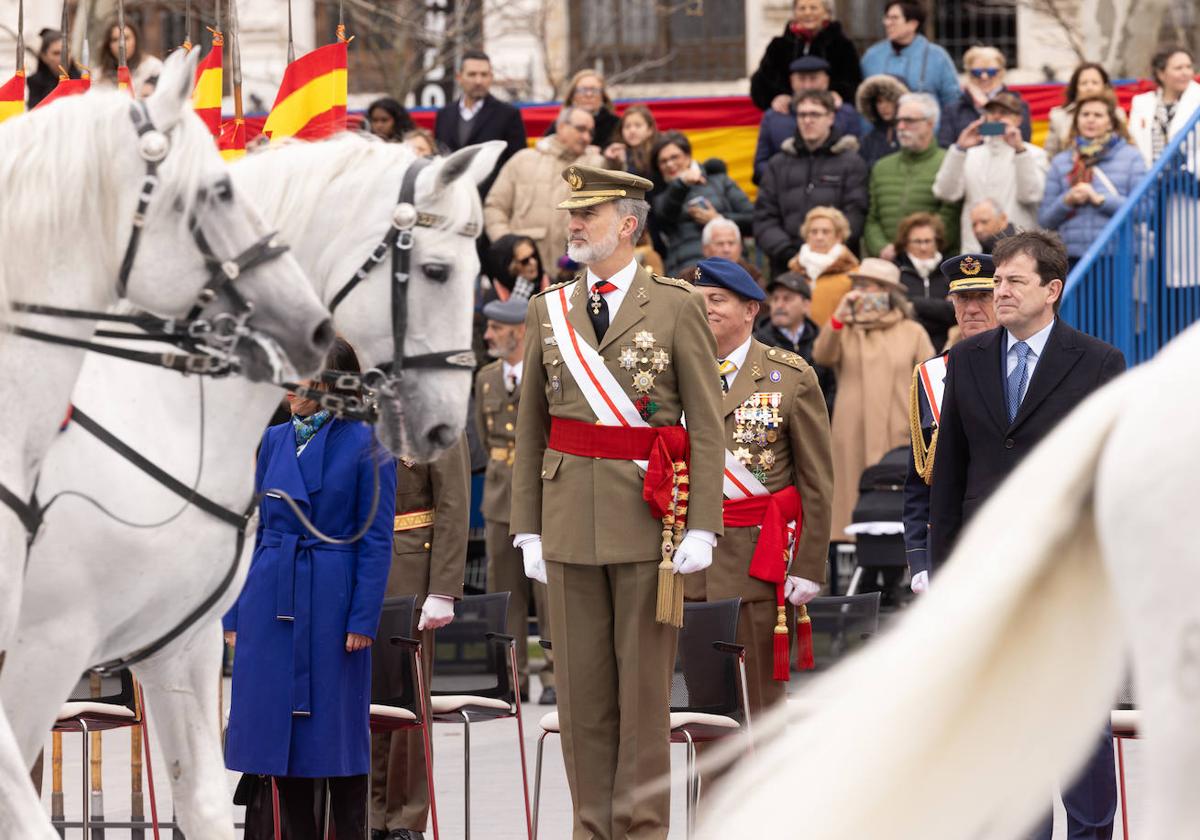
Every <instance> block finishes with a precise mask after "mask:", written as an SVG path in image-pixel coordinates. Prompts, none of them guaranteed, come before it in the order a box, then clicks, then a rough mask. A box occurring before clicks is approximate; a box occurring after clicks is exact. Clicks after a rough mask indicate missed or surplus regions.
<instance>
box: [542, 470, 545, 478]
mask: <svg viewBox="0 0 1200 840" xmlns="http://www.w3.org/2000/svg"><path fill="white" fill-rule="evenodd" d="M545 477H546V471H545V470H542V478H545Z"/></svg>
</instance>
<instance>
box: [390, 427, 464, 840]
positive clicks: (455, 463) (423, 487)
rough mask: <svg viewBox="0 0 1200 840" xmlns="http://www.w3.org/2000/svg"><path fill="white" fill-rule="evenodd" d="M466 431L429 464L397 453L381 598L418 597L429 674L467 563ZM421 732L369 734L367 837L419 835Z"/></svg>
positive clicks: (423, 800) (422, 820) (423, 808)
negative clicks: (388, 560) (437, 635)
mask: <svg viewBox="0 0 1200 840" xmlns="http://www.w3.org/2000/svg"><path fill="white" fill-rule="evenodd" d="M469 471H470V468H469V455H468V454H467V439H466V436H465V435H464V436H463V437H461V438H460V439H459V441H458V443H456V444H455V445H454V446H452V447H450V449H448V450H446V451H445V452H443V453H442V455H441V456H440V457H439V458H438V459H437V460H436V461H433V462H432V463H429V464H418V463H416V462H414V461H411V460H409V459H407V458H401V459H400V462H399V463H398V464H397V467H396V522H395V526H394V531H395V533H394V535H393V540H392V569H391V572H390V573H389V574H388V582H387V593H386V594H387V595H388V596H389V597H391V596H394V595H413V594H415V595H416V596H417V609H419V610H420V611H421V612H420V618H419V620H418V622H417V631H418V632H419V633H420V639H421V643H422V648H421V652H422V656H423V661H422V663H421V664H422V668H423V670H424V672H425V685H426V686H427V687H428V685H429V679H430V675H431V673H432V671H433V631H434V630H436V629H437V628H439V627H445V626H446V625H447V624H449V623H450V622H451V621H453V620H454V601H455V599H457V598H461V597H462V591H463V570H464V566H465V564H466V560H467V530H468V527H469V519H470V502H471V485H470V476H469ZM424 749H425V748H424V744H423V741H422V738H421V734H420V732H419V731H416V730H414V731H411V732H397V733H393V734H391V735H372V736H371V826H372V831H371V837H372V840H421V838H422V837H423V836H424V835H423V833H422V832H423V831H424V830H425V824H426V822H427V820H428V817H429V793H428V788H427V786H426V779H425V752H424Z"/></svg>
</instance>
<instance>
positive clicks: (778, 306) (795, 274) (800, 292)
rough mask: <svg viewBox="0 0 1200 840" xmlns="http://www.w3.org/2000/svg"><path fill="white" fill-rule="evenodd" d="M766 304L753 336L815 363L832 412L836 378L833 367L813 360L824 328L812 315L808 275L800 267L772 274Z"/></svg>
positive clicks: (815, 368) (818, 377)
mask: <svg viewBox="0 0 1200 840" xmlns="http://www.w3.org/2000/svg"><path fill="white" fill-rule="evenodd" d="M767 306H768V308H769V312H770V314H769V317H768V319H767V321H766V322H765V323H763V324H762V325H761V326H760V327H759V328H758V329H757V330H756V331H755V333H754V337H755V338H757V339H758V340H759V341H761V342H762V343H763V344H766V345H767V346H768V347H782V348H783V349H784V350H790V351H791V352H793V353H795V354H796V355H798V356H800V357H801V358H802V359H804V361H806V362H808V363H809V364H810V365H812V366H813V370H814V371H816V374H817V382H818V383H819V384H820V386H821V393H822V394H823V395H824V397H825V407H826V408H827V409H828V411H829V413H830V414H831V415H832V414H833V396H834V393H835V391H836V390H837V380H835V379H834V376H833V371H832V370H830V369H829V368H827V367H822V366H820V365H815V364H813V353H812V350H813V342H815V341H816V340H817V336H818V335H819V334H820V332H821V328H820V327H818V326H817V324H816V322H815V321H814V320H813V319H812V318H811V317H810V311H811V309H812V285H811V283H810V282H809V279H808V277H807V275H805V274H804V273H803V272H800V271H785V272H783V273H782V274H777V275H776V276H775V277H773V278H771V282H770V283H768V284H767Z"/></svg>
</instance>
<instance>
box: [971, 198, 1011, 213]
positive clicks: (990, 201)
mask: <svg viewBox="0 0 1200 840" xmlns="http://www.w3.org/2000/svg"><path fill="white" fill-rule="evenodd" d="M984 206H988V207H991V208H992V212H993V213H995V214H996V215H997V216H1002V215H1004V208H1003V207H1001V206H1000V202H998V201H996V199H994V198H990V197H984V198H981V199H979V200H978V201H976V202H975V203H974V204H972V205H971V206H970V208H968V211H967V212H969V213H973V212H975V208H976V207H984Z"/></svg>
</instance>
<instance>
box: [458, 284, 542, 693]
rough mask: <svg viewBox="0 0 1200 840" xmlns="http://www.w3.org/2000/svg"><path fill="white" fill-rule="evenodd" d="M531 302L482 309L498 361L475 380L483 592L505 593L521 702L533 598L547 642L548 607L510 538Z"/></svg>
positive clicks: (518, 298)
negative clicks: (481, 461) (484, 458)
mask: <svg viewBox="0 0 1200 840" xmlns="http://www.w3.org/2000/svg"><path fill="white" fill-rule="evenodd" d="M528 310H529V300H528V299H527V298H524V297H521V296H519V295H517V294H513V295H512V296H511V297H510V298H509V299H508V300H504V301H501V300H494V301H492V302H491V303H488V304H487V305H486V306H484V307H483V317H484V318H486V319H487V331H486V332H484V334H483V338H484V341H485V342H487V346H488V354H489V355H491V356H492V357H493V358H495V359H496V361H494V362H492V363H491V364H489V365H487V366H486V367H484V368H483V369H481V370H480V371H479V375H478V376H476V377H475V424H476V426H477V428H478V430H479V439H480V440H481V441H482V442H483V446H484V448H485V449H486V450H487V453H488V462H487V476H486V478H485V480H484V485H483V505H482V510H483V519H484V522H485V524H484V540H485V542H486V544H487V556H488V563H487V590H488V592H509V593H511V595H510V597H509V601H508V627H507V629H506V630H505V632H506V633H508V635H510V636H512V637H513V638H514V639H516V640H517V670H518V671H520V677H521V681H520V685H521V699H522V700H523V701H524V700H528V699H529V654H528V647H529V645H528V639H527V635H528V633H527V631H528V627H529V601H530V596H531V594H532V597H533V602H534V605H535V607H536V609H537V620H538V633H539V635H540V636H541V637H542V638H543V639H546V640H549V639H550V612H549V610H548V609H547V606H546V585H545V584H544V583H539V582H538V581H535V580H530V579H529V578H527V577H525V567H524V566H523V565H522V563H521V552H520V551H518V550H517V549H516V548H515V547H514V546H513V543H512V537H510V536H509V535H508V517H509V510H510V508H511V507H512V467H513V460H514V459H513V456H514V454H515V451H516V443H517V404H518V402H519V401H520V398H521V373H522V369H523V368H524V362H523V359H522V357H523V356H524V354H525V315H526V314H527V312H528ZM540 676H541V680H542V696H541V699H540V700H539V701H538V702H539V703H540V704H541V705H543V706H553V705H554V703H555V699H556V697H555V691H554V660H553V654H552V653H551V652H550V651H547V652H546V667H545V668H544V669H542V672H541V674H540Z"/></svg>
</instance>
